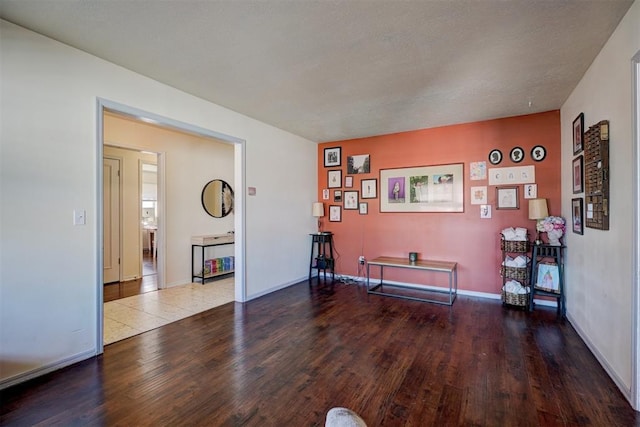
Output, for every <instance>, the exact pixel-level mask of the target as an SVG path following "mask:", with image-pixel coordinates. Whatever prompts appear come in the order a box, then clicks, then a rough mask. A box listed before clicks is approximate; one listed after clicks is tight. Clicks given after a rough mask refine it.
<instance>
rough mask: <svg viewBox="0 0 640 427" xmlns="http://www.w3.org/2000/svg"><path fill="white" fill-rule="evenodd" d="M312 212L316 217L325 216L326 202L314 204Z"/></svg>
mask: <svg viewBox="0 0 640 427" xmlns="http://www.w3.org/2000/svg"><path fill="white" fill-rule="evenodd" d="M311 212H312V215H313V216H315V217H316V218H320V217H322V216H324V203H322V202H315V203H314V204H313V208H312V210H311Z"/></svg>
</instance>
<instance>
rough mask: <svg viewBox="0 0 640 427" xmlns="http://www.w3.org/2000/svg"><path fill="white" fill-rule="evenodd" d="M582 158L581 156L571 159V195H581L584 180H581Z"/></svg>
mask: <svg viewBox="0 0 640 427" xmlns="http://www.w3.org/2000/svg"><path fill="white" fill-rule="evenodd" d="M583 162H584V160H583V156H582V154H581V155H579V156H578V157H576V158H575V159H573V168H572V170H573V194H578V193H582V192H583V191H584V189H583V187H584V180H583V173H582V167H583Z"/></svg>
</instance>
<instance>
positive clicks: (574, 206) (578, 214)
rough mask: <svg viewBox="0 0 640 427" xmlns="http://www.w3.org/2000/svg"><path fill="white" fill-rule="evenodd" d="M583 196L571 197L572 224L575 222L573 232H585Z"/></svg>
mask: <svg viewBox="0 0 640 427" xmlns="http://www.w3.org/2000/svg"><path fill="white" fill-rule="evenodd" d="M582 212H583V205H582V197H578V198H576V199H571V219H572V221H571V224H573V232H574V233H576V234H584V221H583V220H582V215H583V214H582Z"/></svg>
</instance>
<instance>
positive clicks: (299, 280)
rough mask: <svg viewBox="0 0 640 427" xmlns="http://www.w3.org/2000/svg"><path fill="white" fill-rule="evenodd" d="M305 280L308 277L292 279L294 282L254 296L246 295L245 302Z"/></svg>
mask: <svg viewBox="0 0 640 427" xmlns="http://www.w3.org/2000/svg"><path fill="white" fill-rule="evenodd" d="M313 277H315V276H313ZM307 279H308V276H304V277H300V278H299V279H294V280H291V281H289V282H285V283H282V284H280V285H277V286H274V287H272V288H269V289H266V290H264V291H260V292H258V293H255V294H251V295H247V301H251V300H252V299H256V298H260V297H262V296H265V295H267V294H270V293H271V292H275V291H279V290H281V289H284V288H288V287H289V286H292V285H295V284H296V283H300V282H302V281H303V280H307ZM245 302H246V301H245Z"/></svg>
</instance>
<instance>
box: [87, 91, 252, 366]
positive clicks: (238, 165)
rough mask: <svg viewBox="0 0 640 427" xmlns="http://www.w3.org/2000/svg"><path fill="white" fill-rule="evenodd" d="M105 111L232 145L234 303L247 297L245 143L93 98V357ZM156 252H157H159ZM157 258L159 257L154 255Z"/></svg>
mask: <svg viewBox="0 0 640 427" xmlns="http://www.w3.org/2000/svg"><path fill="white" fill-rule="evenodd" d="M105 112H113V113H116V114H119V115H123V116H127V117H130V118H133V119H136V120H140V121H143V122H147V123H153V124H155V125H158V126H162V127H165V128H168V129H173V130H178V131H182V132H187V133H191V134H194V135H198V136H202V137H205V138H212V139H216V140H220V141H223V142H227V143H230V144H233V146H234V180H235V187H236V191H235V192H234V231H235V249H234V252H235V254H234V255H235V259H236V264H235V300H236V301H237V302H244V301H246V298H247V289H246V282H245V278H246V267H245V254H246V249H245V232H246V214H245V200H244V194H245V176H246V170H245V169H246V146H245V145H246V141H245V140H244V139H241V138H237V137H235V136H231V135H227V134H223V133H220V132H216V131H213V130H210V129H206V128H203V127H200V126H197V125H194V124H190V123H186V122H182V121H179V120H176V119H172V118H169V117H164V116H161V115H158V114H155V113H152V112H149V111H144V110H141V109H138V108H135V107H131V106H128V105H125V104H121V103H119V102H115V101H111V100H108V99H105V98H100V97H97V98H96V152H97V154H98V155H97V156H96V157H97V159H96V165H97V168H96V170H97V180H96V181H97V189H96V190H97V197H96V212H97V217H98V218H97V221H98V224H97V227H96V234H97V236H96V242H97V245H96V258H97V260H98V263H97V264H98V268H97V269H96V270H97V271H96V287H97V291H98V292H97V295H98V297H97V298H96V329H97V335H96V348H97V354H102V353H103V352H104V344H103V334H104V298H103V293H102V287H103V284H102V282H103V277H102V276H103V260H102V244H103V236H102V234H103V231H102V228H103V227H104V218H103V201H102V197H103V190H102V185H103V184H102V180H103V164H102V158H103V156H104V152H103V146H104V116H103V114H104V113H105ZM164 157H165V156H164V155H163V153H158V193H159V194H158V198H159V199H160V197H161V196H160V194H161V193H162V192H163V191H164V188H165V182H164V172H163V171H164ZM158 202H159V203H160V204H161V205H162V206H161V208H162V210H163V211H164V197H162V200H158ZM164 224H165V222H164V221H160V222H159V224H158V232H159V234H160V235H162V236H164V235H165V230H164ZM160 244H161V245H162V246H161V248H162V252H164V239H162V241H161V242H160ZM159 252H160V251H159ZM158 256H159V257H160V256H161V254H158Z"/></svg>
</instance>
